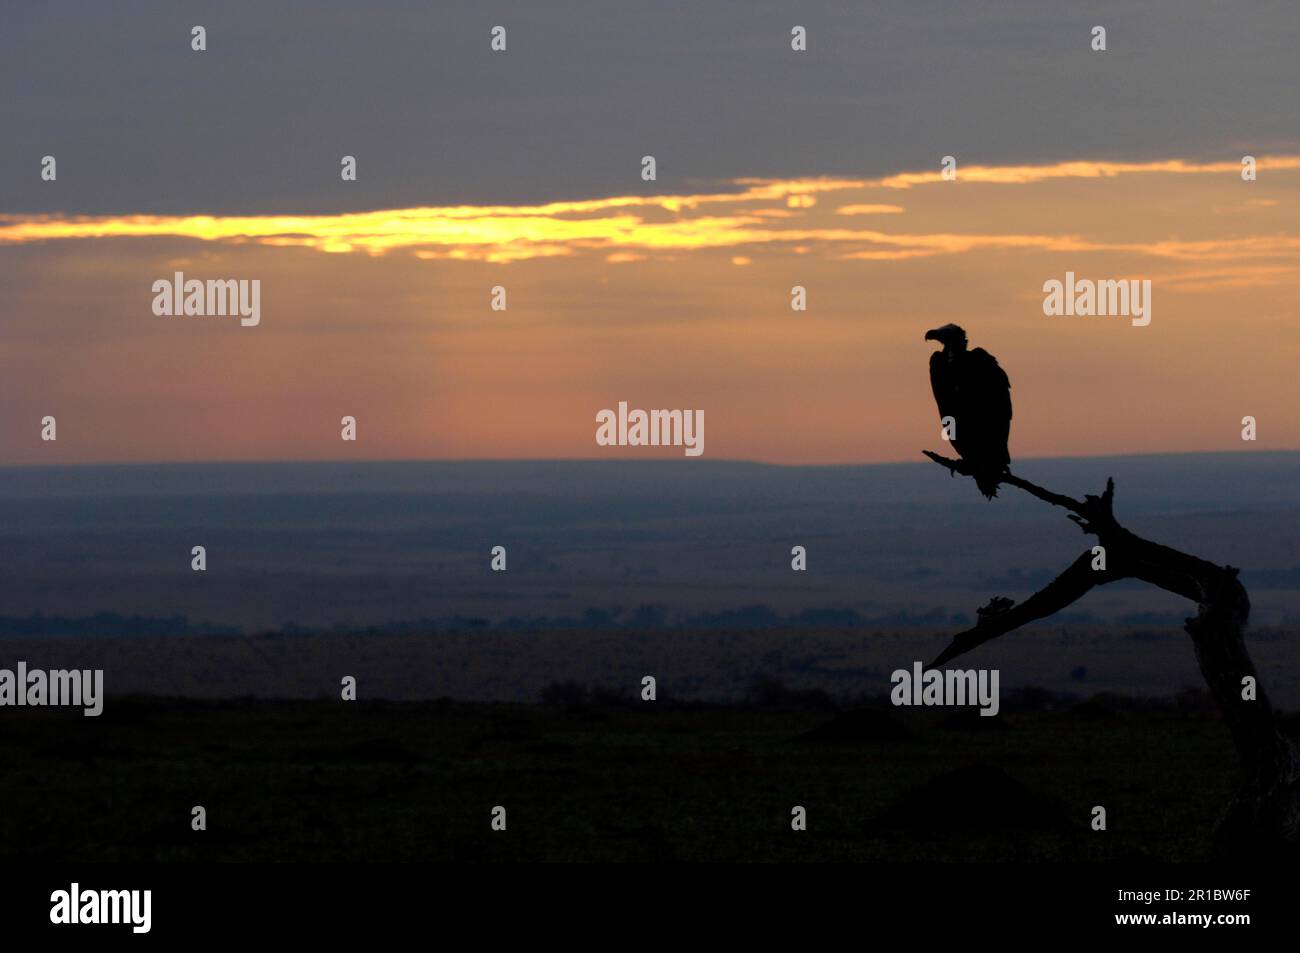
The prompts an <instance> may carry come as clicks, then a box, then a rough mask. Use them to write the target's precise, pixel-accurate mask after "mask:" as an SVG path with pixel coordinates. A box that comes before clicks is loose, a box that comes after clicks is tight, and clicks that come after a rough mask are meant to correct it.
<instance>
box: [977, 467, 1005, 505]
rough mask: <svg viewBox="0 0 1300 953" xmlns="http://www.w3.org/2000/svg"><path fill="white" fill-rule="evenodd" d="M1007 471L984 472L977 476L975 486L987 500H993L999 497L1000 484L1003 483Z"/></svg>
mask: <svg viewBox="0 0 1300 953" xmlns="http://www.w3.org/2000/svg"><path fill="white" fill-rule="evenodd" d="M1004 472H1006V471H1005V470H984V471H982V472H980V473H976V474H975V485H976V486H977V487H979V488H980V492H981V493H983V494H984V497H985V499H989V500H991V499H993V497H995V496H997V495H998V483H999V482H1001V478H1002V474H1003V473H1004Z"/></svg>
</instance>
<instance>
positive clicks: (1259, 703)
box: [923, 450, 1300, 858]
mask: <svg viewBox="0 0 1300 953" xmlns="http://www.w3.org/2000/svg"><path fill="white" fill-rule="evenodd" d="M923 452H924V454H925V455H926V456H927V457H929V458H930V459H931V460H933V461H934V462H935V463H937V464H939V465H940V466H942V467H945V468H946V469H947V470H948V471H949V472H950V473H952V474H962V475H963V476H971V475H972V474H971V471H970V469H969V468H968V467H967V466H966V464H965V463H964V462H963V461H961V460H953V459H950V458H948V457H943V456H940V455H939V454H937V453H932V452H930V451H929V450H926V451H923ZM998 482H999V483H1000V484H1005V485H1008V486H1014V487H1016V488H1018V489H1021V490H1024V491H1025V492H1026V493H1029V494H1030V495H1031V496H1034V497H1037V498H1038V499H1040V500H1043V501H1044V502H1046V503H1050V504H1052V505H1053V506H1059V507H1062V508H1064V509H1066V510H1068V511H1069V514H1068V515H1069V518H1070V519H1071V520H1073V521H1074V522H1075V523H1076V524H1078V525H1079V527H1080V528H1081V529H1082V530H1083V532H1084V533H1086V534H1089V535H1092V536H1096V537H1097V541H1098V545H1100V547H1101V548H1102V550H1103V551H1104V561H1096V564H1097V565H1098V566H1099V567H1100V566H1102V565H1104V566H1105V568H1097V569H1094V568H1093V565H1094V561H1095V560H1094V555H1093V551H1092V550H1089V551H1087V552H1085V553H1083V554H1082V555H1081V556H1079V558H1078V559H1076V560H1075V561H1074V562H1073V563H1071V564H1070V565H1069V567H1067V568H1066V569H1065V571H1064V572H1062V573H1061V574H1060V575H1059V576H1057V577H1056V578H1055V579H1054V580H1052V581H1051V582H1050V583H1048V584H1047V585H1046V586H1044V587H1043V588H1042V589H1040V590H1039V591H1038V592H1036V593H1034V594H1033V595H1032V596H1030V597H1029V598H1027V599H1025V600H1024V602H1021V603H1019V604H1016V603H1015V602H1014V601H1012V600H1011V599H1007V598H1004V597H1001V596H999V597H995V598H993V599H992V600H990V601H989V603H988V604H987V605H985V606H983V607H982V608H981V609H979V610H978V621H977V622H976V623H975V625H974V626H972V627H971V628H969V629H967V630H966V631H964V632H959V633H958V634H957V635H955V636H954V637H953V639H952V641H951V643H949V645H948V647H947V648H946V649H944V651H943V652H942V653H940V655H939V657H938V658H936V659H935V660H934V662H932V663H931V666H930V667H932V668H933V667H937V666H940V665H943V664H944V663H946V662H948V661H950V660H952V659H954V658H956V657H957V656H959V655H962V654H964V653H966V652H969V651H970V650H971V649H973V648H975V647H976V646H979V645H982V644H983V643H985V642H988V641H989V640H991V639H995V638H997V637H998V636H1000V635H1005V634H1007V633H1008V632H1012V631H1014V630H1015V629H1018V628H1020V627H1021V626H1022V625H1025V624H1027V623H1029V622H1033V621H1035V620H1037V619H1043V618H1047V617H1048V616H1051V615H1055V614H1056V613H1057V612H1060V611H1061V610H1062V609H1064V608H1066V607H1067V606H1069V605H1071V604H1073V603H1074V602H1076V601H1077V600H1079V599H1080V598H1082V597H1083V596H1084V595H1086V594H1087V593H1088V592H1089V591H1090V590H1092V589H1093V587H1095V586H1099V585H1104V584H1105V583H1108V582H1114V581H1115V580H1116V579H1124V578H1134V579H1141V580H1143V581H1144V582H1147V583H1150V584H1151V585H1154V586H1158V587H1159V588H1161V589H1165V590H1167V591H1169V592H1173V593H1176V594H1177V595H1180V596H1183V597H1184V598H1187V599H1190V600H1191V601H1193V602H1195V603H1196V604H1197V607H1198V613H1197V615H1196V617H1195V618H1191V619H1188V620H1187V621H1186V623H1185V626H1184V627H1185V628H1186V630H1187V632H1188V634H1189V635H1190V636H1191V637H1192V644H1193V647H1194V649H1195V652H1196V660H1197V663H1198V664H1199V665H1200V668H1201V675H1202V676H1203V677H1204V678H1205V682H1206V685H1207V686H1208V687H1209V689H1210V693H1211V694H1212V695H1213V696H1214V700H1215V702H1216V703H1217V704H1218V707H1219V711H1220V712H1221V713H1222V715H1223V718H1224V721H1225V722H1226V724H1227V726H1228V730H1229V731H1230V732H1231V734H1232V740H1233V743H1234V745H1235V746H1236V749H1237V754H1238V756H1239V758H1240V759H1241V764H1242V768H1243V773H1244V783H1243V785H1242V788H1241V790H1240V792H1239V793H1238V795H1237V797H1236V798H1235V799H1234V800H1233V802H1232V803H1231V804H1230V805H1229V807H1228V810H1227V812H1226V813H1225V815H1224V817H1223V819H1222V820H1221V821H1220V823H1219V827H1218V829H1217V832H1216V835H1217V837H1216V839H1217V846H1218V848H1219V849H1220V851H1221V852H1223V853H1229V854H1246V855H1249V856H1252V857H1257V856H1259V855H1260V854H1268V855H1274V854H1284V855H1286V856H1287V857H1288V858H1295V857H1296V856H1298V855H1300V761H1298V760H1297V758H1296V754H1295V751H1294V749H1293V748H1292V746H1291V744H1290V742H1288V741H1287V739H1286V738H1285V737H1283V736H1282V734H1281V732H1280V731H1279V730H1278V727H1277V724H1276V721H1275V719H1274V716H1273V709H1272V706H1271V705H1270V704H1269V702H1268V698H1267V696H1266V695H1265V694H1264V688H1263V686H1262V685H1260V684H1259V680H1258V677H1257V675H1256V672H1255V667H1254V664H1253V663H1252V662H1251V660H1250V655H1249V653H1248V652H1247V651H1246V645H1245V641H1244V638H1243V633H1244V631H1245V628H1246V622H1247V619H1248V618H1249V616H1250V599H1249V598H1248V596H1247V595H1246V590H1245V588H1244V587H1243V586H1242V585H1241V582H1240V580H1239V579H1238V578H1237V570H1236V569H1234V568H1233V567H1231V566H1219V565H1216V564H1214V563H1211V562H1208V561H1207V560H1204V559H1201V558H1199V557H1197V556H1191V555H1189V554H1187V553H1183V552H1179V551H1178V550H1176V549H1172V548H1170V547H1168V546H1163V545H1160V544H1159V543H1153V542H1151V541H1149V540H1146V539H1143V538H1142V537H1140V536H1137V535H1136V534H1134V533H1131V532H1129V531H1128V530H1127V529H1125V528H1124V527H1122V526H1121V525H1120V524H1119V522H1118V521H1117V520H1116V519H1115V515H1114V512H1113V505H1114V499H1115V482H1114V480H1107V481H1106V490H1105V492H1103V493H1102V494H1101V495H1100V496H1092V495H1087V496H1085V497H1084V498H1083V499H1082V500H1077V499H1074V498H1073V497H1069V496H1065V495H1064V494H1061V493H1056V492H1055V491H1053V490H1048V489H1046V488H1044V487H1041V486H1038V485H1037V484H1035V483H1031V482H1030V481H1029V480H1025V479H1023V478H1021V477H1018V476H1016V475H1015V474H1013V473H1011V472H1010V470H1008V471H1006V472H1005V473H1003V474H1002V476H1001V478H1000V479H999V481H998Z"/></svg>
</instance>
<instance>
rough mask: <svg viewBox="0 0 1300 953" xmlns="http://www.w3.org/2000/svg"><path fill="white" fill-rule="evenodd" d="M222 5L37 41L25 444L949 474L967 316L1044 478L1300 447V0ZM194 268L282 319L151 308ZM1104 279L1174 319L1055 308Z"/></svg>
mask: <svg viewBox="0 0 1300 953" xmlns="http://www.w3.org/2000/svg"><path fill="white" fill-rule="evenodd" d="M226 6H227V5H224V4H223V5H222V6H221V7H219V8H208V7H207V6H206V5H190V6H188V7H187V5H185V4H177V5H174V6H173V5H169V6H168V8H167V11H166V13H165V14H159V13H157V12H156V11H155V10H154V9H153V8H152V6H151V5H144V4H126V5H124V6H123V7H122V8H120V9H118V8H116V7H115V8H114V10H113V11H112V12H111V13H110V12H108V11H105V10H101V9H100V8H99V7H98V5H78V4H56V5H55V7H56V8H57V10H58V12H57V14H51V15H48V16H43V17H32V15H31V14H25V16H28V17H31V19H29V20H27V21H23V20H22V17H21V16H20V18H19V20H18V21H17V22H15V23H12V24H8V26H9V27H10V29H7V30H6V31H4V32H3V35H2V36H0V60H3V65H2V66H0V79H3V81H4V89H5V90H6V93H5V98H4V101H3V111H0V129H3V131H4V133H5V135H4V146H3V157H2V158H0V175H2V176H3V178H2V180H0V181H3V183H4V185H3V190H2V191H0V328H2V331H3V334H2V336H0V398H2V400H0V404H2V405H3V414H0V465H3V464H34V463H71V462H97V461H165V460H187V461H188V460H268V459H298V460H307V459H343V458H361V459H412V458H439V459H459V458H503V459H505V458H547V457H563V458H605V457H626V458H640V457H679V458H680V457H682V453H681V450H680V449H676V450H671V449H658V448H605V447H599V446H597V445H596V443H595V439H594V434H595V429H596V423H595V415H596V413H597V412H598V411H599V410H601V409H603V408H607V407H616V406H617V405H618V402H619V401H627V402H628V403H629V405H631V406H633V407H643V408H647V409H650V408H679V409H687V408H690V409H700V410H703V411H704V416H705V448H706V449H705V454H704V456H705V458H706V459H752V460H761V461H769V462H775V463H788V464H801V463H853V462H879V461H891V460H914V459H917V457H918V454H919V451H920V450H921V449H923V448H938V447H939V433H938V422H937V414H936V412H935V409H934V404H933V400H932V398H931V395H930V392H929V382H928V378H927V373H926V363H927V360H928V357H929V353H930V351H931V350H932V345H931V344H930V343H928V342H925V341H923V339H922V338H923V335H924V332H925V330H926V329H928V328H931V327H935V326H937V325H940V324H944V323H946V322H950V321H952V322H956V323H959V324H961V325H963V326H964V327H965V328H966V330H967V333H968V334H969V336H970V339H971V342H972V344H973V345H977V346H983V347H986V348H987V349H988V350H990V351H991V352H992V353H993V354H995V355H996V356H997V357H998V358H999V360H1000V361H1001V362H1002V364H1003V366H1004V367H1005V368H1006V369H1007V371H1008V373H1009V374H1010V376H1011V381H1012V396H1013V400H1014V402H1015V420H1014V423H1013V428H1012V438H1011V451H1012V455H1013V458H1014V457H1015V456H1074V455H1085V454H1109V453H1135V452H1172V451H1197V450H1237V451H1241V450H1243V449H1252V450H1253V449H1256V448H1258V449H1261V450H1265V449H1281V448H1297V447H1300V410H1298V409H1297V403H1298V402H1297V396H1298V395H1300V387H1298V385H1297V379H1296V377H1297V370H1296V369H1297V367H1298V366H1300V345H1298V344H1297V334H1296V316H1297V313H1300V270H1298V269H1297V267H1296V266H1297V264H1298V262H1300V215H1298V214H1297V206H1296V202H1297V199H1298V198H1300V115H1298V114H1297V103H1296V100H1297V97H1296V96H1295V90H1296V89H1297V88H1300V83H1298V82H1297V81H1298V80H1300V68H1297V66H1296V65H1295V63H1296V58H1295V57H1294V55H1293V52H1294V51H1293V49H1292V46H1293V44H1294V42H1295V41H1296V39H1297V37H1298V36H1300V16H1298V15H1297V13H1296V10H1295V7H1294V6H1293V5H1282V4H1276V5H1274V4H1260V5H1259V6H1258V7H1257V8H1254V9H1255V12H1254V13H1253V14H1252V15H1251V16H1247V17H1240V16H1239V17H1236V18H1235V19H1229V18H1226V17H1224V16H1222V15H1221V12H1220V10H1219V5H1217V4H1208V3H1207V4H1204V5H1198V4H1179V5H1177V6H1178V8H1179V9H1180V10H1182V11H1185V10H1187V9H1188V8H1190V7H1196V6H1204V12H1203V16H1202V19H1200V20H1198V21H1197V22H1198V24H1199V25H1198V29H1197V30H1196V31H1194V32H1193V31H1189V30H1187V28H1186V27H1185V23H1186V21H1187V20H1188V19H1189V17H1184V16H1179V17H1169V16H1167V15H1165V14H1166V13H1167V10H1166V11H1165V12H1164V13H1162V12H1160V10H1159V9H1153V10H1150V11H1147V12H1144V13H1141V14H1135V13H1133V12H1130V11H1129V10H1128V5H1127V4H1114V5H1107V4H1100V5H1096V6H1095V7H1094V8H1092V9H1091V10H1090V11H1088V12H1086V13H1084V12H1078V11H1075V12H1065V11H1059V12H1055V13H1050V14H1049V13H1045V12H1042V11H1040V10H1039V9H1038V6H1037V5H1033V4H1018V3H1016V4H1011V3H1008V4H992V5H987V6H986V5H983V4H981V5H978V7H979V9H963V10H961V12H954V11H955V10H956V9H957V5H953V4H934V5H926V4H906V5H904V4H882V5H881V6H880V8H879V9H878V10H872V11H867V10H849V9H847V8H845V7H843V6H841V5H831V4H826V5H812V6H806V5H804V4H800V5H797V7H796V6H794V5H791V6H789V7H787V6H786V5H782V4H776V3H770V4H769V3H763V4H756V5H753V6H752V7H751V5H744V6H740V5H736V6H733V7H731V8H730V10H731V13H730V15H728V14H726V12H725V11H726V9H727V8H725V7H723V6H722V5H717V4H704V5H702V6H701V7H700V9H699V11H698V13H697V14H695V15H694V16H691V15H688V14H686V13H683V12H682V11H681V10H679V9H678V8H677V7H675V6H674V7H673V8H672V9H673V12H672V13H671V14H670V13H668V12H666V11H665V10H663V9H662V8H661V9H660V10H659V11H658V12H656V10H655V9H654V7H655V5H645V8H642V6H638V5H634V4H631V3H625V4H618V3H615V4H594V3H573V2H567V3H560V4H555V5H546V7H545V9H540V8H538V7H535V6H534V5H531V4H529V5H519V6H515V5H513V4H503V5H500V8H499V9H493V10H490V11H485V10H483V9H481V6H480V7H479V8H476V7H475V6H474V5H470V4H456V5H450V6H447V7H445V8H444V9H443V10H442V12H438V13H436V12H432V11H430V10H429V9H426V8H425V5H416V4H396V5H394V7H393V10H392V16H391V17H387V18H384V19H383V20H382V22H380V20H379V19H378V18H374V17H373V15H372V18H371V19H369V20H363V19H360V18H358V17H354V15H352V14H350V13H349V12H348V11H347V8H346V6H345V5H342V4H339V5H329V4H325V5H312V6H310V7H307V6H303V7H297V6H286V7H284V8H283V11H284V12H281V13H277V14H274V15H270V16H267V15H265V14H259V13H258V10H259V9H260V8H259V7H258V6H256V5H250V4H230V5H229V7H230V9H227V8H226ZM1152 6H1153V8H1161V7H1162V6H1163V7H1165V8H1167V7H1169V5H1167V4H1166V5H1160V4H1154V5H1152ZM289 11H293V12H292V13H291V12H289ZM738 11H743V12H738ZM918 11H920V13H919V15H918ZM1012 14H1014V17H1013V16H1012ZM196 23H200V24H204V25H205V26H206V27H207V29H208V32H209V39H208V45H209V49H208V51H207V52H206V53H195V52H192V51H190V49H189V36H190V32H189V31H190V26H191V25H193V24H196ZM497 23H501V24H504V25H505V26H506V27H507V29H508V31H509V32H508V36H509V46H508V50H507V52H506V53H504V54H493V53H492V52H491V51H490V50H489V48H488V43H489V32H488V31H489V29H490V28H491V26H492V25H494V24H497ZM795 23H801V24H804V25H806V26H807V28H808V31H809V49H808V52H806V53H802V54H797V53H793V52H791V51H790V49H789V30H790V27H791V25H793V24H795ZM1093 23H1101V24H1105V25H1107V29H1108V46H1109V49H1108V50H1107V52H1105V53H1092V52H1090V51H1089V49H1088V44H1089V29H1090V27H1091V25H1092V24H1093ZM656 50H657V51H658V52H656ZM1011 50H1014V51H1015V62H1014V64H1012V63H1010V62H1008V60H1007V58H1006V57H1007V55H1008V52H1009V51H1011ZM273 65H274V70H273V69H272V66H273ZM286 75H291V76H294V77H295V80H294V81H293V82H287V81H286V80H285V79H284V77H285V76H286ZM1229 81H1231V82H1229ZM1226 89H1232V90H1235V92H1233V95H1232V96H1227V95H1226V93H1225V90H1226ZM1242 90H1253V91H1254V92H1255V93H1256V95H1254V96H1249V95H1245V94H1243V93H1242ZM47 154H52V155H54V156H55V157H56V159H57V162H58V178H57V180H56V181H54V182H44V181H41V178H40V162H41V158H42V156H44V155H47ZM1247 154H1249V155H1253V156H1256V157H1257V158H1258V180H1257V181H1253V182H1246V181H1243V180H1242V176H1241V158H1242V156H1243V155H1247ZM343 155H355V156H356V157H357V160H358V180H357V181H356V182H343V181H341V180H340V177H339V160H340V157H342V156H343ZM643 155H654V156H655V157H656V160H657V165H658V168H657V172H658V178H657V180H656V181H654V182H645V181H642V179H641V176H640V170H641V165H640V159H641V157H642V156H643ZM944 155H953V156H955V157H956V159H957V179H956V181H951V182H950V181H943V180H942V178H941V176H940V160H941V158H942V157H943V156H944ZM176 271H182V272H184V274H185V276H186V277H187V278H200V279H208V278H212V279H226V278H235V279H254V278H256V279H259V280H260V281H261V286H262V291H261V324H260V325H259V326H258V327H249V328H245V327H240V325H239V322H238V319H237V318H229V317H193V316H192V317H160V316H157V315H155V314H154V313H153V311H152V310H151V302H152V300H153V297H154V295H153V292H152V290H151V289H152V285H153V283H154V282H155V281H156V280H158V279H170V278H171V277H172V275H173V273H174V272H176ZM1067 271H1072V272H1074V273H1075V274H1076V275H1077V276H1078V277H1079V278H1091V279H1150V280H1151V283H1152V320H1151V323H1150V325H1149V326H1147V327H1133V326H1131V324H1130V322H1129V320H1128V319H1127V318H1124V317H1047V316H1045V315H1044V314H1043V309H1042V304H1043V298H1044V294H1043V290H1042V288H1043V283H1044V282H1045V281H1047V280H1049V279H1053V278H1055V279H1058V280H1059V279H1062V278H1064V275H1065V273H1066V272H1067ZM495 285H502V286H504V287H505V288H506V289H507V295H508V310H506V311H504V312H494V311H492V310H491V309H490V307H489V302H490V296H491V289H492V287H493V286H495ZM794 285H802V286H804V287H806V288H807V295H808V310H807V311H806V312H794V311H792V310H791V308H790V291H791V287H792V286H794ZM47 414H49V415H53V416H55V417H56V418H57V420H58V440H57V441H56V442H54V443H47V442H42V441H41V439H40V420H41V418H42V417H43V416H45V415H47ZM345 414H347V415H353V416H355V417H356V418H357V420H358V431H359V440H358V441H357V442H356V443H355V444H354V443H344V442H342V441H341V440H340V438H339V429H340V428H339V420H340V417H341V416H343V415H345ZM1246 415H1252V416H1255V417H1256V418H1257V419H1258V425H1259V439H1258V441H1257V443H1255V444H1243V441H1242V440H1241V438H1240V431H1241V419H1242V417H1243V416H1246Z"/></svg>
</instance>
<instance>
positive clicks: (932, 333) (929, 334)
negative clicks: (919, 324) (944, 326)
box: [925, 328, 940, 341]
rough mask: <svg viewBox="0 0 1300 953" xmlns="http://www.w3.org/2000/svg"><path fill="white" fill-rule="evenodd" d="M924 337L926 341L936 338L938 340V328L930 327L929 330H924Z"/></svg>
mask: <svg viewBox="0 0 1300 953" xmlns="http://www.w3.org/2000/svg"><path fill="white" fill-rule="evenodd" d="M925 339H926V340H927V341H938V340H940V338H939V329H938V328H931V329H930V330H928V331H926V332H925Z"/></svg>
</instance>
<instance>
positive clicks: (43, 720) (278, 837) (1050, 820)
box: [0, 686, 1295, 863]
mask: <svg viewBox="0 0 1300 953" xmlns="http://www.w3.org/2000/svg"><path fill="white" fill-rule="evenodd" d="M547 697H548V698H549V699H550V701H549V703H547V704H534V705H521V704H491V703H458V702H450V701H439V702H427V703H381V702H355V703H345V702H341V701H339V702H330V701H292V702H272V701H188V700H171V699H157V698H116V699H114V698H110V699H109V702H108V704H107V706H106V709H105V712H104V714H103V715H102V716H101V717H99V718H85V717H83V716H82V715H81V714H80V712H79V711H68V710H55V711H51V710H48V709H41V710H35V709H9V710H7V711H6V713H5V717H4V718H3V719H0V750H3V752H4V759H3V768H0V805H2V809H0V858H3V860H5V861H13V860H16V859H40V860H42V861H47V862H48V861H99V860H113V861H135V860H164V861H165V860H182V861H190V860H217V861H238V860H271V861H281V860H307V861H314V860H413V861H414V860H484V861H517V860H699V861H718V860H731V861H736V860H759V861H772V860H784V861H798V860H879V861H935V860H939V861H974V860H985V861H987V860H993V861H1001V860H1007V861H1020V862H1025V861H1028V862H1034V861H1039V860H1051V861H1057V860H1060V861H1117V862H1125V863H1127V862H1132V861H1137V860H1156V861H1197V860H1205V859H1207V854H1206V850H1205V844H1206V835H1207V833H1208V831H1209V830H1210V828H1211V826H1212V825H1213V823H1214V820H1215V818H1216V816H1217V812H1218V811H1219V809H1220V808H1221V806H1222V805H1223V803H1224V801H1225V799H1226V798H1227V796H1228V795H1229V793H1230V791H1231V788H1232V781H1233V777H1234V771H1235V761H1234V755H1233V752H1232V749H1231V746H1230V744H1229V741H1228V737H1227V734H1226V732H1225V731H1224V730H1223V727H1222V725H1221V723H1220V721H1219V719H1218V716H1217V714H1216V713H1215V712H1214V711H1213V710H1212V709H1207V708H1206V707H1204V700H1203V699H1202V698H1199V697H1196V696H1187V697H1184V698H1183V699H1182V700H1181V701H1180V702H1179V703H1173V702H1170V703H1153V702H1136V701H1126V700H1124V699H1119V698H1113V697H1111V698H1107V697H1098V698H1094V699H1092V700H1091V701H1087V702H1083V703H1078V702H1063V701H1059V700H1052V699H1050V698H1046V697H1039V696H1035V695H1034V694H1033V693H1030V694H1028V695H1026V696H1024V697H1022V698H1020V699H1019V700H1018V701H1009V700H1004V710H1003V713H1002V714H1001V715H999V716H998V717H996V718H985V719H980V718H978V717H975V716H974V715H973V713H972V717H969V718H968V717H964V716H953V715H952V714H950V713H949V712H939V711H936V710H916V709H913V710H905V709H880V708H875V709H872V708H865V709H850V710H848V711H839V712H837V711H834V710H829V709H827V708H826V707H825V705H824V703H823V700H821V699H819V698H817V697H816V696H804V695H801V694H798V693H783V691H782V690H781V689H780V688H779V686H767V687H766V689H764V690H761V691H759V692H757V693H756V694H755V695H754V697H753V698H752V699H751V702H750V703H749V704H744V705H733V706H673V705H671V704H669V703H666V702H653V703H640V704H638V705H636V706H629V705H619V704H615V703H602V702H601V701H600V700H599V697H597V700H596V701H592V700H591V698H590V696H584V694H583V693H582V692H580V691H578V690H577V689H575V688H572V687H570V688H567V689H566V688H563V687H560V688H553V689H552V690H551V691H550V692H549V693H548V696H547ZM1289 730H1290V732H1291V733H1292V734H1293V735H1294V734H1295V722H1294V721H1292V722H1290V723H1289ZM194 805H203V806H204V807H205V808H206V809H207V818H208V829H207V830H206V831H204V832H195V831H192V830H191V829H190V817H191V808H192V807H193V806H194ZM494 805H503V806H505V807H506V809H507V823H508V829H507V830H506V831H505V832H504V833H500V832H493V831H492V830H491V829H490V824H489V819H490V812H491V810H492V808H493V806H494ZM795 805H801V806H803V807H804V808H806V809H807V816H808V830H807V831H806V832H794V831H792V830H791V827H790V818H791V808H792V807H793V806H795ZM1094 805H1102V806H1104V807H1105V808H1106V811H1107V819H1108V825H1107V826H1108V830H1106V831H1105V832H1094V831H1093V830H1091V829H1090V827H1089V823H1088V822H1089V818H1090V812H1091V810H1092V808H1093V806H1094Z"/></svg>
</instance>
